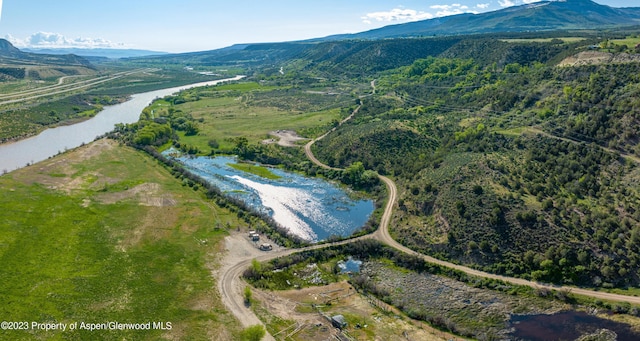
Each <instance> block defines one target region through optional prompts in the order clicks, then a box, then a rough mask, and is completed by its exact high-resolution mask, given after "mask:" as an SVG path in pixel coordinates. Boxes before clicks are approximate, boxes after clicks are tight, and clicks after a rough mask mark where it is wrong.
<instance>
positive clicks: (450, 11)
mask: <svg viewBox="0 0 640 341" xmlns="http://www.w3.org/2000/svg"><path fill="white" fill-rule="evenodd" d="M431 8H433V9H439V11H438V12H436V17H445V16H448V15H455V14H462V13H467V12H472V13H476V12H475V11H469V6H465V5H461V4H451V5H433V6H431Z"/></svg>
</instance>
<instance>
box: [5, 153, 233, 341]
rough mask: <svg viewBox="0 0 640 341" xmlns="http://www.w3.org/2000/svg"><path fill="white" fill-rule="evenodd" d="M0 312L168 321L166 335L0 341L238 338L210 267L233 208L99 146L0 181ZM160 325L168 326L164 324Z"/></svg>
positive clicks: (10, 336) (82, 333) (134, 156)
mask: <svg viewBox="0 0 640 341" xmlns="http://www.w3.org/2000/svg"><path fill="white" fill-rule="evenodd" d="M0 193H2V194H0V207H2V210H1V211H0V260H1V261H0V277H1V278H2V281H0V302H2V305H1V307H0V316H2V319H3V320H6V321H27V322H29V323H31V322H32V321H33V322H39V323H46V322H48V323H66V324H70V323H74V322H78V323H82V322H85V323H106V322H110V321H116V322H120V323H147V322H171V325H172V327H171V330H144V331H131V330H116V331H93V332H90V331H86V330H75V331H68V330H67V331H65V332H62V331H48V332H47V331H42V330H40V331H35V330H25V331H12V330H0V339H3V340H34V339H35V340H52V339H53V340H61V339H73V340H89V339H91V340H100V339H103V340H123V339H129V340H132V339H135V340H158V339H175V340H212V339H218V340H219V339H231V340H233V339H235V338H236V335H238V334H239V331H240V326H239V324H238V323H237V321H236V320H235V319H234V318H233V316H232V315H231V314H230V313H228V312H227V311H226V310H225V308H224V306H223V305H222V303H221V301H220V298H219V294H218V292H217V290H216V285H215V282H214V279H213V278H212V276H211V271H212V270H213V269H214V268H215V266H216V262H217V259H216V255H217V254H219V253H220V252H221V250H222V247H223V246H222V245H221V243H220V241H221V240H222V238H224V236H225V235H226V231H225V230H224V228H222V229H220V228H219V226H225V225H226V226H237V225H238V221H237V218H236V216H235V215H233V214H230V213H229V212H228V211H226V210H223V209H220V208H218V207H217V206H215V205H214V204H213V203H211V202H209V201H207V200H206V199H204V196H203V195H202V193H198V192H194V191H193V190H192V189H191V188H190V187H187V186H184V187H183V186H182V185H181V182H179V181H176V180H175V179H174V178H173V177H172V176H171V174H169V172H168V171H167V170H165V169H164V168H162V167H160V166H158V164H157V162H156V161H154V160H153V159H151V158H150V157H148V156H146V155H143V154H141V153H139V152H136V151H134V150H132V149H129V148H125V147H120V146H118V145H117V144H116V143H115V142H111V141H104V140H102V141H99V142H97V143H93V144H91V145H87V146H84V147H82V148H79V149H78V150H75V151H71V152H68V153H65V154H63V155H61V156H58V157H56V158H53V159H50V160H47V161H45V162H42V163H38V164H36V165H35V166H31V167H27V168H24V169H21V170H17V171H15V172H12V173H10V174H7V175H4V176H2V177H0ZM165 326H166V325H165Z"/></svg>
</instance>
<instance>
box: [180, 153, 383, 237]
mask: <svg viewBox="0 0 640 341" xmlns="http://www.w3.org/2000/svg"><path fill="white" fill-rule="evenodd" d="M176 159H177V160H178V161H180V162H181V163H182V164H184V165H185V167H186V168H187V169H189V170H190V171H191V172H192V173H194V174H197V175H198V176H200V177H202V178H203V179H205V180H207V181H209V182H211V183H212V184H214V185H216V186H217V187H218V188H220V189H221V190H222V191H223V192H225V193H226V194H227V195H230V196H233V197H236V198H239V199H241V200H242V201H243V202H245V203H246V204H247V205H248V206H250V207H251V208H253V209H256V210H258V211H260V212H262V213H266V214H268V215H269V216H271V217H272V218H273V219H274V220H275V221H276V222H277V223H278V224H280V225H281V226H283V227H284V228H286V229H288V230H289V231H290V232H291V233H292V234H294V235H296V236H299V237H301V238H303V239H305V240H308V241H313V242H317V241H321V240H325V239H327V238H328V237H329V236H331V235H337V236H342V237H346V236H349V235H351V234H352V233H353V232H354V231H356V230H357V229H359V228H360V227H362V226H363V225H364V224H365V223H366V222H367V220H368V219H369V216H370V215H371V213H372V212H373V210H374V205H373V201H372V200H358V199H353V198H351V197H349V195H348V193H347V192H345V191H344V190H343V189H341V188H340V187H338V186H336V185H335V184H333V183H330V182H328V181H325V180H322V179H317V178H308V177H304V176H302V175H299V174H295V173H291V172H286V171H283V170H280V169H273V168H270V171H271V172H272V173H273V174H275V175H276V176H277V177H279V178H278V179H267V178H264V177H261V176H258V175H255V174H251V173H248V172H244V171H241V170H238V169H235V168H233V167H231V166H230V165H231V164H236V163H237V162H238V161H237V159H236V158H233V157H215V158H210V157H188V156H181V157H177V158H176Z"/></svg>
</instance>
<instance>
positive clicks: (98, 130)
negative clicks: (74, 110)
mask: <svg viewBox="0 0 640 341" xmlns="http://www.w3.org/2000/svg"><path fill="white" fill-rule="evenodd" d="M243 77H244V76H236V77H233V78H226V79H219V80H215V81H208V82H200V83H195V84H189V85H183V86H178V87H173V88H167V89H161V90H155V91H150V92H144V93H140V94H135V95H132V96H131V99H130V100H128V101H126V102H124V103H120V104H117V105H113V106H109V107H106V108H105V109H104V110H102V111H101V112H99V113H98V114H97V115H96V116H94V117H92V118H91V119H88V120H86V121H83V122H80V123H77V124H73V125H68V126H59V127H55V128H50V129H47V130H45V131H43V132H42V133H40V134H39V135H37V136H34V137H30V138H27V139H24V140H20V141H17V142H11V143H6V144H1V145H0V171H2V172H3V173H5V172H10V171H13V170H16V169H19V168H22V167H25V166H26V165H27V164H33V163H36V162H40V161H43V160H46V159H47V158H49V157H52V156H54V155H56V154H58V153H60V152H63V151H65V150H67V149H72V148H76V147H78V146H81V145H82V144H84V143H89V142H91V141H93V140H94V139H95V138H96V137H97V136H100V135H102V134H105V133H107V132H109V131H111V130H113V128H114V126H115V125H116V124H117V123H134V122H137V121H138V120H139V118H140V113H141V112H142V109H144V108H145V107H146V106H147V105H149V103H151V102H152V101H153V100H154V99H155V98H158V97H164V96H168V95H171V94H173V93H176V92H178V91H180V90H184V89H188V88H193V87H197V86H206V85H215V84H219V83H222V82H227V81H234V80H239V79H241V78H243Z"/></svg>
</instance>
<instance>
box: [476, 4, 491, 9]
mask: <svg viewBox="0 0 640 341" xmlns="http://www.w3.org/2000/svg"><path fill="white" fill-rule="evenodd" d="M476 7H477V8H480V9H486V8H489V4H477V5H476Z"/></svg>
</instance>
